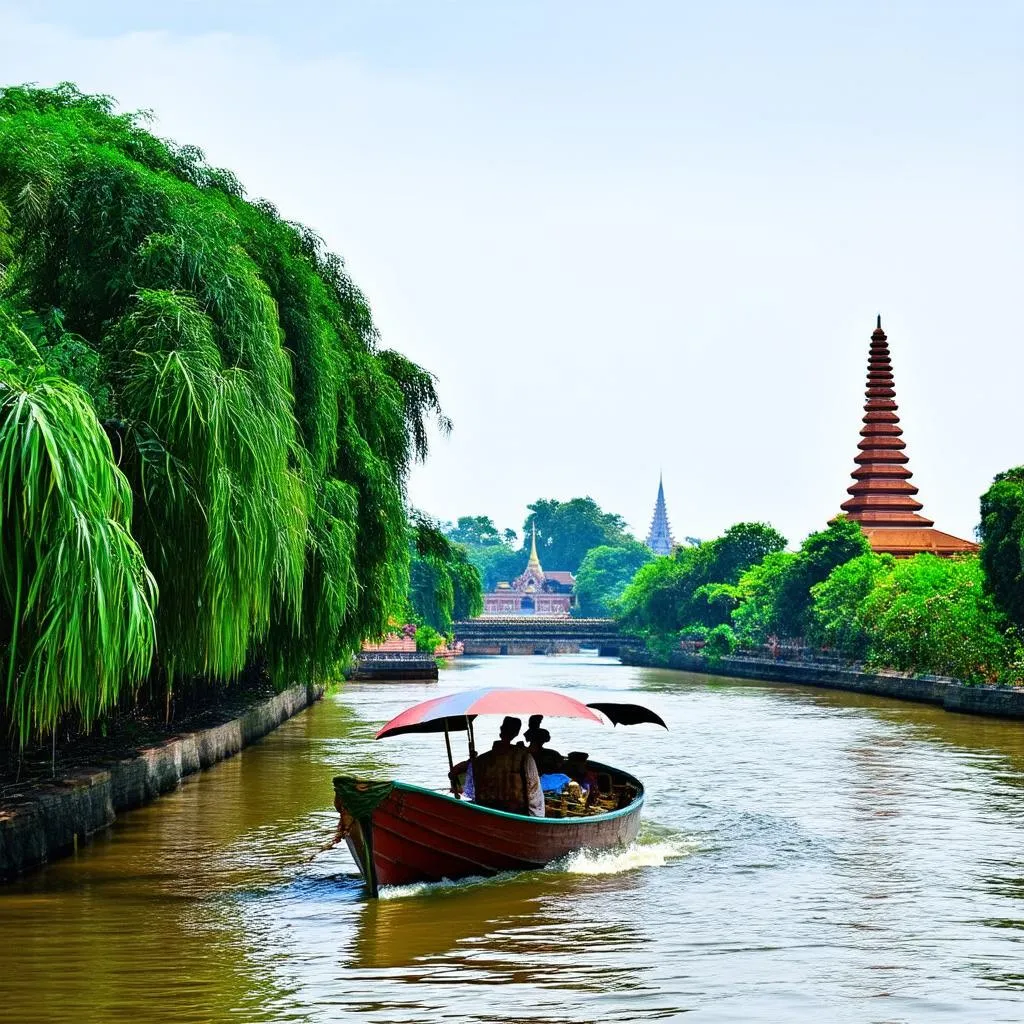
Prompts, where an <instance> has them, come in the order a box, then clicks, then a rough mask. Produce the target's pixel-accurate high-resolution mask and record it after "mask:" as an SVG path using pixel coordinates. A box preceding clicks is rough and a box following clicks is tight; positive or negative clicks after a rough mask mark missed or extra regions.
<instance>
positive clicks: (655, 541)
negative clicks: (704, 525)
mask: <svg viewBox="0 0 1024 1024" xmlns="http://www.w3.org/2000/svg"><path fill="white" fill-rule="evenodd" d="M644 543H645V544H646V545H647V546H648V547H649V548H650V549H651V550H652V551H653V552H654V553H655V554H656V555H671V554H672V549H673V548H674V547H675V544H676V542H675V541H674V540H673V539H672V528H671V527H670V526H669V525H668V512H667V511H666V509H665V488H664V486H663V485H662V480H661V476H660V475H659V476H658V500H657V501H656V502H655V503H654V516H653V517H652V519H651V529H650V530H649V532H648V534H647V540H646V541H644Z"/></svg>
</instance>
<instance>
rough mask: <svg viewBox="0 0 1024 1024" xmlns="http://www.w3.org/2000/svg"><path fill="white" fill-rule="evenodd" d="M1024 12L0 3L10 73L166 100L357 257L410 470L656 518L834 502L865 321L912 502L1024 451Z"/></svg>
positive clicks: (789, 509)
mask: <svg viewBox="0 0 1024 1024" xmlns="http://www.w3.org/2000/svg"><path fill="white" fill-rule="evenodd" d="M1022 49H1024V4H1022V3H1020V0H1010V2H1005V3H1003V2H994V0H992V2H990V0H978V2H975V3H973V4H966V3H963V2H958V3H946V2H941V0H920V2H917V3H909V2H906V3H901V2H874V0H859V2H852V0H851V2H846V3H828V2H823V0H816V2H809V3H792V2H790V3H786V2H783V3H775V4H769V3H765V2H754V0H749V2H728V0H726V2H718V3H714V4H708V3H699V4H698V3H692V2H686V0H674V2H673V0H663V2H653V0H651V2H644V0H634V2H632V3H628V4H627V3H625V2H621V0H620V2H617V3H605V2H599V0H557V2H556V0H545V2H536V0H534V2H531V0H491V2H484V0H458V2H456V0H449V2H440V0H404V2H403V0H391V2H389V0H362V2H359V3H352V2H338V0H335V2H332V3H328V2H326V0H325V2H321V3H314V2H311V0H291V2H288V3H258V2H257V3H254V2H245V3H243V2H224V3H217V2H213V0H206V2H203V3H199V2H179V3H176V4H174V3H167V2H162V3H159V4H157V3H145V2H132V3H127V2H109V0H108V2H104V0H92V2H90V3H88V4H86V3H81V2H79V0H66V2H62V0H34V2H33V3H22V4H17V3H15V4H11V3H5V2H4V0H0V68H2V74H0V80H2V81H4V82H25V81H35V82H39V83H41V84H53V83H55V82H57V81H59V80H61V79H70V80H73V81H75V82H76V83H77V84H78V85H79V86H80V87H81V88H83V89H85V90H87V91H94V92H104V93H109V94H111V95H113V96H115V97H116V98H117V99H118V100H119V101H120V103H121V105H122V107H124V108H128V109H134V108H150V109H152V110H153V111H154V112H155V113H156V115H157V121H156V124H155V130H156V131H157V132H158V133H160V134H163V135H167V136H170V137H172V138H174V139H176V140H178V141H180V142H190V143H195V144H198V145H200V146H201V147H202V148H203V149H204V150H205V151H206V153H207V155H208V157H209V159H210V160H211V161H212V162H214V163H216V164H221V165H224V166H228V167H231V168H232V169H233V170H234V171H236V172H237V174H238V175H239V177H240V178H241V179H242V181H243V182H244V183H245V185H246V187H247V189H248V191H249V194H250V195H251V196H253V197H259V196H265V197H267V198H269V199H271V200H272V201H273V202H274V203H276V204H277V206H278V207H279V208H280V210H281V211H282V213H283V214H284V215H286V216H288V217H292V218H296V219H299V220H302V221H305V222H306V223H308V224H309V225H311V226H312V227H314V228H315V229H317V230H318V231H319V232H320V233H321V234H322V235H323V236H324V237H325V239H326V240H327V242H328V244H329V246H330V247H331V248H332V249H335V250H336V251H338V252H340V253H341V254H342V255H343V256H344V257H345V259H346V261H347V263H348V266H349V269H350V270H351V272H352V274H353V276H354V278H355V280H356V281H357V282H358V284H359V285H360V286H361V287H362V289H363V290H364V291H365V292H366V294H367V296H368V297H369V299H370V302H371V304H372V306H373V310H374V314H375V317H376V320H377V323H378V325H379V327H380V330H381V333H382V335H383V340H384V343H385V344H386V345H387V346H389V347H394V348H398V349H400V350H402V351H403V352H405V353H407V354H408V355H410V356H411V357H412V358H414V359H416V360H418V361H419V362H421V363H423V364H424V365H425V366H427V367H428V368H430V369H431V370H433V371H434V372H435V373H436V374H437V375H438V377H439V378H440V387H441V392H442V397H443V400H444V404H445V406H446V408H447V410H448V412H449V413H450V415H451V416H452V417H453V419H454V420H455V432H454V434H453V435H452V437H451V438H450V439H449V440H439V441H438V442H437V443H436V444H435V446H434V451H433V455H432V456H431V458H430V460H429V462H428V464H427V465H426V466H425V467H422V468H421V469H418V470H417V471H416V473H415V475H414V477H413V480H412V484H411V498H412V500H413V502H414V503H415V504H417V505H418V506H420V507H421V508H423V509H425V510H426V511H428V512H430V513H432V514H433V515H435V516H438V517H440V518H443V519H450V518H455V517H456V516H458V515H460V514H469V513H487V514H490V515H491V516H493V517H494V519H495V520H496V521H497V523H498V524H499V526H513V527H515V528H517V529H518V528H519V526H520V525H521V523H522V519H523V516H524V512H525V505H526V503H527V502H529V501H532V500H533V499H534V498H537V497H558V498H569V497H572V496H574V495H579V494H590V495H592V496H593V497H594V498H595V499H596V500H597V501H598V502H600V503H601V505H603V506H605V507H606V508H608V509H610V510H613V511H616V512H620V513H621V514H622V515H624V516H625V517H626V518H627V520H628V521H629V522H630V523H631V525H632V526H633V527H634V529H635V530H636V531H637V532H638V533H639V534H640V535H641V536H643V535H644V534H645V533H646V529H647V525H648V521H649V517H650V514H651V509H652V506H653V503H654V497H655V492H656V489H657V481H658V472H659V470H663V471H664V475H665V490H666V496H667V500H668V506H669V514H670V517H671V520H672V525H673V528H674V532H675V534H676V536H677V537H679V538H681V537H683V536H686V535H690V536H698V537H710V536H713V535H715V534H716V533H718V532H720V531H721V530H722V529H724V528H725V527H726V526H728V525H729V524H730V523H733V522H735V521H738V520H741V519H765V520H769V521H771V522H772V523H774V524H775V525H776V526H777V527H778V528H779V529H781V530H782V531H783V532H784V533H785V534H786V535H787V536H788V537H789V538H790V539H791V540H792V541H799V539H800V538H801V537H803V536H804V535H805V534H806V533H808V532H810V531H811V530H814V529H818V528H820V527H821V526H822V525H823V524H824V522H825V521H826V520H827V519H828V518H829V517H830V516H832V515H833V514H834V513H835V512H836V511H837V510H838V506H839V504H840V502H841V501H843V500H844V499H845V496H846V495H845V489H846V487H847V485H848V482H849V479H848V478H849V473H850V470H851V469H852V468H853V456H854V454H855V453H856V444H857V441H858V436H857V435H858V430H859V425H860V417H861V406H862V402H863V399H862V394H863V387H864V372H865V360H866V356H867V351H868V339H869V336H870V333H871V330H872V328H873V326H874V318H875V314H876V313H878V312H881V314H882V318H883V325H884V326H885V329H886V331H887V332H888V334H889V340H890V345H891V347H892V353H893V363H894V369H895V373H896V387H897V399H898V401H899V403H900V407H901V414H902V416H903V425H904V428H905V438H906V440H907V442H908V453H909V455H910V458H911V468H912V469H913V470H914V472H915V482H916V483H917V484H918V486H919V487H920V488H921V495H920V497H921V499H922V500H923V501H924V503H925V512H926V513H927V514H929V515H931V516H932V518H934V519H935V520H936V525H937V526H939V527H940V528H942V529H946V530H948V531H950V532H953V533H958V534H960V535H962V536H969V535H970V532H971V530H972V529H973V527H974V525H975V523H976V521H977V499H978V495H979V494H980V493H981V492H982V491H983V490H984V489H985V487H986V486H987V484H988V482H989V481H990V480H991V477H992V476H993V474H994V473H996V472H998V471H1000V470H1002V469H1006V468H1008V467H1010V466H1014V465H1017V464H1020V463H1024V429H1022V427H1024V403H1022V399H1021V396H1022V388H1024V350H1022V345H1021V340H1022V326H1024V302H1022V285H1021V281H1022V276H1024V275H1022V271H1024V265H1022V264H1024V260H1022V255H1021V251H1022V248H1021V246H1022V241H1024V215H1022V187H1024V186H1022V184H1021V182H1022V180H1024V179H1022V171H1024V132H1022V123H1024V122H1022V116H1021V115H1022V109H1024V59H1022Z"/></svg>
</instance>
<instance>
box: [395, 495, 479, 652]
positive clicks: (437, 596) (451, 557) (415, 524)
mask: <svg viewBox="0 0 1024 1024" xmlns="http://www.w3.org/2000/svg"><path fill="white" fill-rule="evenodd" d="M409 553H410V557H411V571H410V575H409V604H408V608H407V610H406V615H405V618H406V620H407V621H409V622H415V623H417V624H421V625H426V626H430V627H431V628H432V629H435V630H437V632H438V633H440V634H450V632H451V628H452V622H453V621H455V620H459V619H468V618H472V617H473V616H476V615H479V614H480V613H481V612H482V611H483V609H484V601H483V586H482V583H481V579H480V571H479V570H478V569H477V567H476V566H475V565H473V563H472V562H471V561H470V560H469V552H468V551H467V550H466V548H465V547H463V545H461V544H456V543H455V542H454V541H452V540H450V539H449V538H448V537H446V536H445V535H444V533H443V532H442V531H441V528H440V526H439V525H438V524H437V523H436V522H434V521H433V520H432V519H430V518H429V517H427V516H425V515H423V513H422V512H418V511H415V510H414V511H413V513H412V515H411V516H410V519H409Z"/></svg>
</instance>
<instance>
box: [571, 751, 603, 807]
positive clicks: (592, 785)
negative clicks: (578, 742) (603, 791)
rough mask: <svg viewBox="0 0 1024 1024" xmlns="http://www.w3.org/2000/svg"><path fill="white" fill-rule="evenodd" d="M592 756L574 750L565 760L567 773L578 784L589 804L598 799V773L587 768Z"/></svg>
mask: <svg viewBox="0 0 1024 1024" xmlns="http://www.w3.org/2000/svg"><path fill="white" fill-rule="evenodd" d="M589 760H590V755H589V754H587V753H584V752H583V751H582V750H574V751H572V752H571V753H570V754H569V756H568V757H567V758H566V759H565V771H566V773H567V774H568V776H569V778H571V779H572V780H573V782H577V783H579V785H580V788H581V789H582V790H583V792H584V794H585V795H586V798H587V804H588V805H589V804H592V803H594V802H595V801H596V800H597V797H598V785H597V773H596V772H593V771H591V770H590V768H588V767H587V762H588V761H589Z"/></svg>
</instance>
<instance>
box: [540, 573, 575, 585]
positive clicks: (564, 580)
mask: <svg viewBox="0 0 1024 1024" xmlns="http://www.w3.org/2000/svg"><path fill="white" fill-rule="evenodd" d="M544 578H545V579H549V580H554V581H555V582H556V583H561V584H562V585H563V586H566V587H571V586H573V585H575V583H576V577H575V576H573V574H572V573H571V572H568V571H567V570H564V569H549V570H548V571H547V572H546V573H544Z"/></svg>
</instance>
